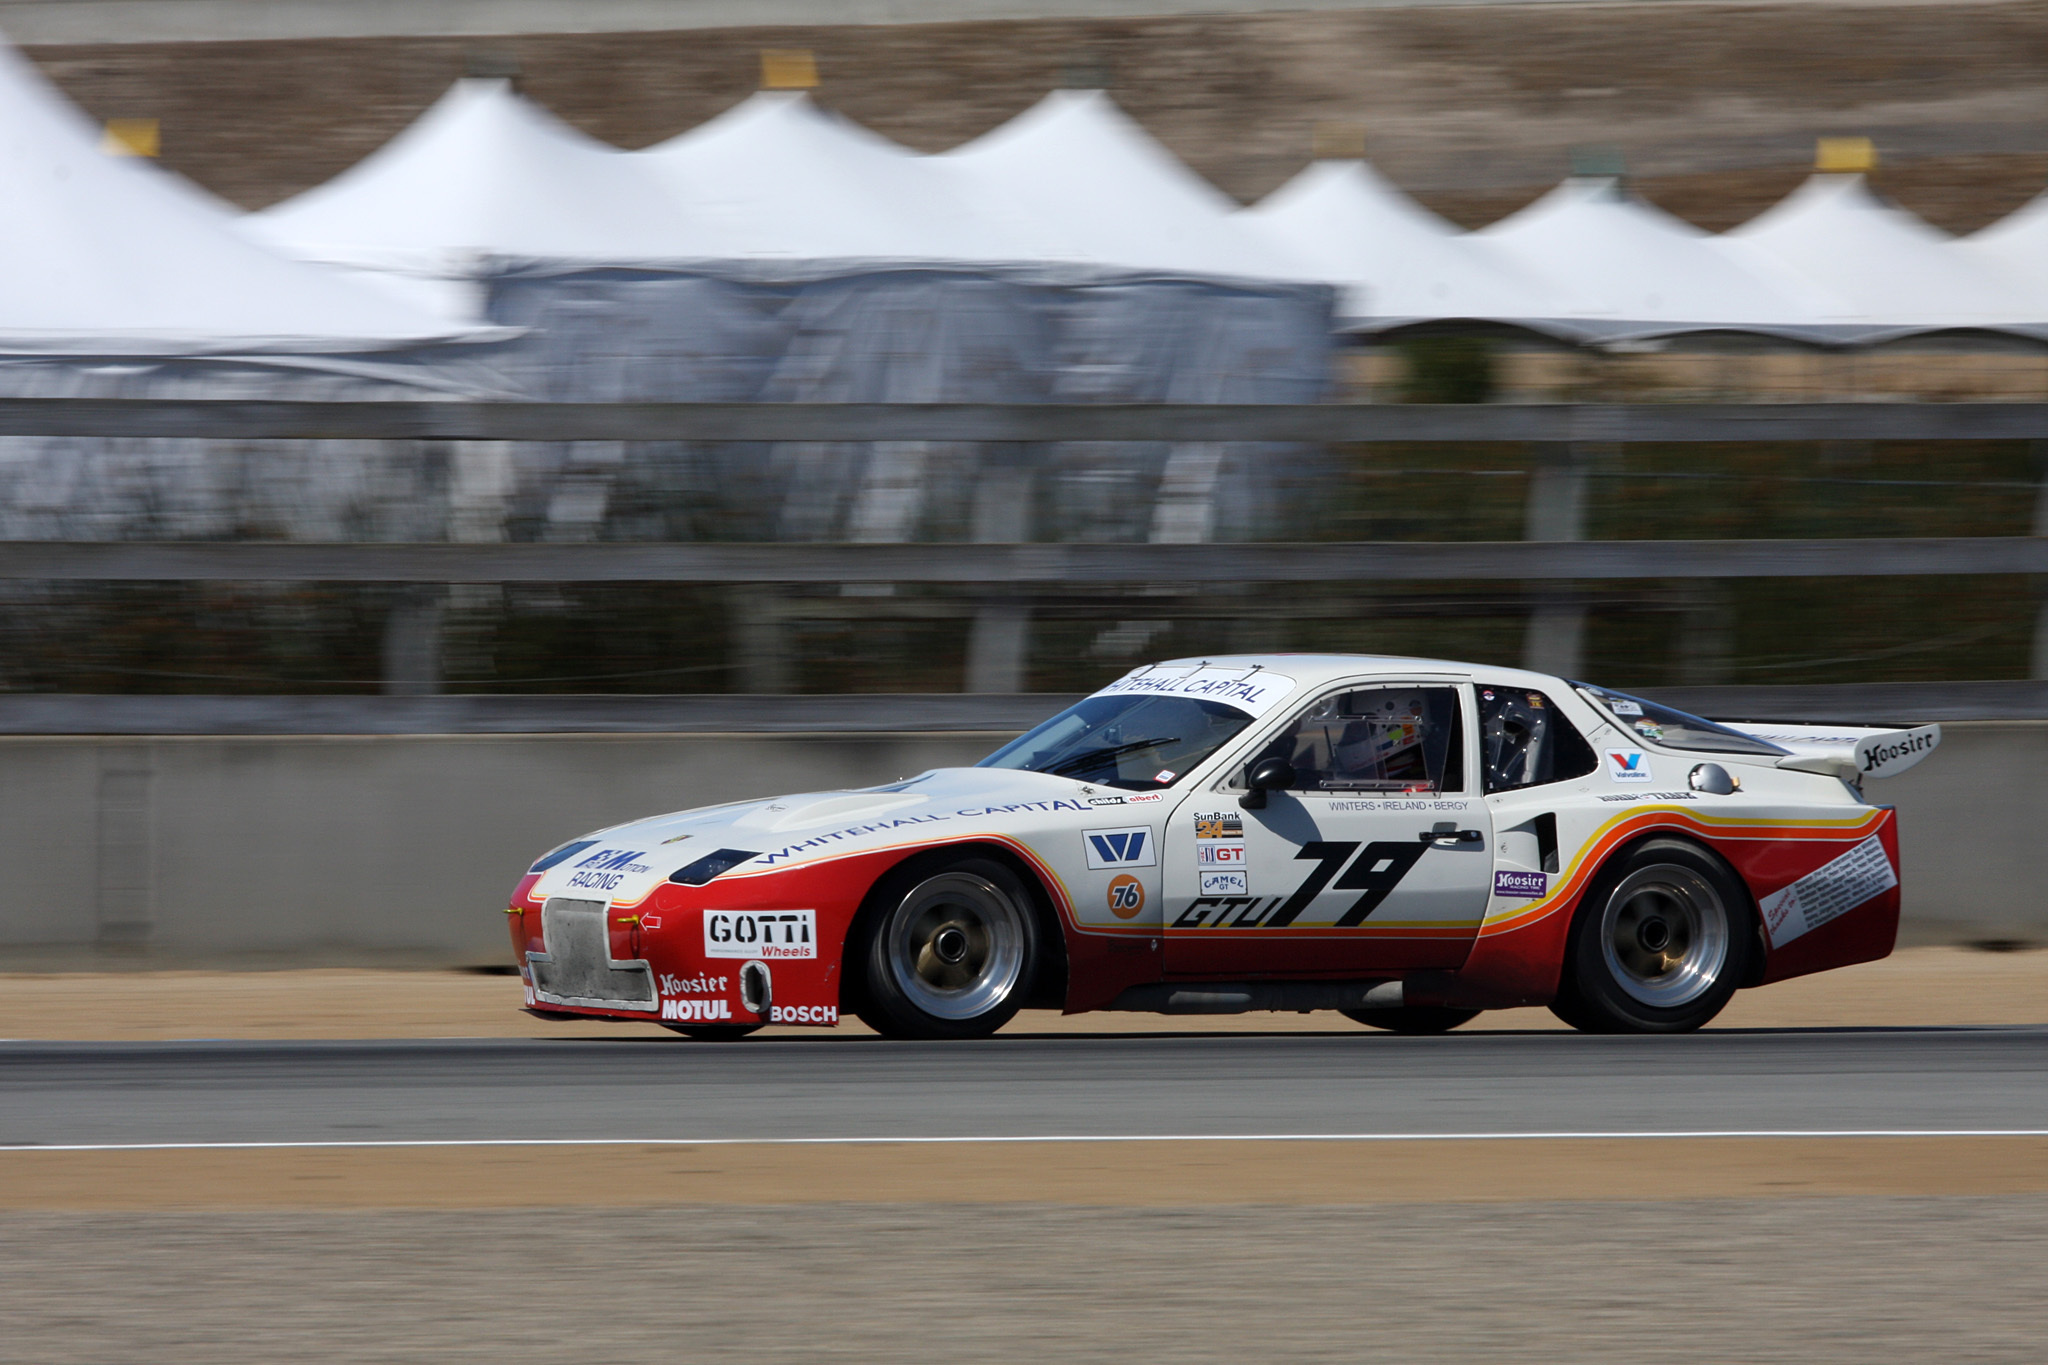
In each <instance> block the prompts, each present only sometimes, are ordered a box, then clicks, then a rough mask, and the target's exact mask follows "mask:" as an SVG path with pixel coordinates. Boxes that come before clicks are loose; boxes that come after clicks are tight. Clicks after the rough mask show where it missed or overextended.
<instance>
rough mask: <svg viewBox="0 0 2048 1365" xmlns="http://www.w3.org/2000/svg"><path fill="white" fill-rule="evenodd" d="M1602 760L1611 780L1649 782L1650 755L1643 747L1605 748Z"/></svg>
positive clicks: (1602, 752) (1608, 778) (1651, 779)
mask: <svg viewBox="0 0 2048 1365" xmlns="http://www.w3.org/2000/svg"><path fill="white" fill-rule="evenodd" d="M1601 757H1602V761H1603V763H1604V764H1605V766H1606V768H1607V780H1608V781H1609V782H1649V781H1653V780H1654V779H1653V778H1652V777H1651V776H1650V756H1649V755H1648V754H1646V753H1644V752H1643V751H1642V750H1641V749H1603V750H1601Z"/></svg>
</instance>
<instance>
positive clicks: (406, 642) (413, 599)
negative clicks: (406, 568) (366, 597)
mask: <svg viewBox="0 0 2048 1365" xmlns="http://www.w3.org/2000/svg"><path fill="white" fill-rule="evenodd" d="M447 615H448V588H447V586H446V585H445V584H441V583H419V584H414V585H413V586H411V587H407V588H401V589H399V591H398V594H397V601H395V602H394V603H393V604H392V607H391V614H390V615H389V616H387V617H385V618H384V693H385V695H386V696H392V697H431V696H433V695H434V694H435V693H437V692H439V691H440V690H441V678H442V671H443V670H442V667H441V647H442V640H443V631H442V627H443V625H444V624H445V622H446V620H447Z"/></svg>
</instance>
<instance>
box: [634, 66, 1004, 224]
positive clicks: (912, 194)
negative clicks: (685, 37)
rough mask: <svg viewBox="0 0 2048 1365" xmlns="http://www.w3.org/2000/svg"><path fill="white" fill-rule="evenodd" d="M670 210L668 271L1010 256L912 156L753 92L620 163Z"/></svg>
mask: <svg viewBox="0 0 2048 1365" xmlns="http://www.w3.org/2000/svg"><path fill="white" fill-rule="evenodd" d="M631 159H632V160H633V161H634V162H635V163H636V164H637V165H638V166H640V167H642V168H644V169H645V170H647V171H648V172H651V173H652V177H653V179H654V180H656V181H658V182H659V184H660V185H661V187H662V189H663V190H665V191H666V192H667V194H668V196H669V198H670V200H671V202H672V204H673V205H674V208H673V210H672V212H673V213H674V215H675V222H674V223H673V224H672V227H673V229H674V230H673V231H672V233H671V234H670V237H669V239H668V241H667V242H666V243H665V250H664V252H663V253H662V254H664V255H666V256H668V257H671V258H675V259H719V260H754V259H771V260H772V259H796V260H813V261H815V260H913V261H953V260H981V261H989V260H1010V259H1014V258H1015V256H1016V247H1015V246H1014V245H1013V244H1011V243H1009V242H1007V241H1006V240H1004V239H1003V237H1002V235H1001V234H1000V232H998V231H997V230H996V228H995V225H994V224H993V223H992V222H991V221H990V220H989V219H988V218H986V217H985V216H984V215H982V214H980V213H978V212H976V211H975V209H974V207H973V206H972V205H971V204H970V203H969V202H968V200H967V199H965V198H964V197H962V195H961V193H960V191H959V187H958V186H957V185H955V184H954V183H953V182H952V181H950V180H949V179H948V178H946V177H944V176H942V175H940V174H938V173H937V172H936V171H935V170H934V168H933V166H932V164H931V159H930V158H928V157H921V156H918V155H917V154H916V153H914V152H912V151H910V150H909V149H908V148H905V147H902V146H899V145H897V144H896V143H894V142H891V141H889V140H888V139H887V138H884V137H880V136H878V135H876V134H874V133H871V132H869V131H867V130H866V129H865V128H862V127H860V126H859V125H857V124H855V123H853V122H851V121H850V120H847V119H844V118H841V117H839V116H838V115H836V114H832V113H829V112H827V111H826V110H823V109H820V108H819V107H818V105H817V103H816V102H815V101H813V100H812V99H811V97H810V96H809V95H807V94H805V93H803V92H801V91H780V90H764V91H761V92H759V93H757V94H754V95H751V96H749V97H748V98H747V99H745V100H743V101H741V102H740V103H739V104H738V105H735V106H734V107H733V108H731V109H728V110H727V111H726V112H724V113H723V114H720V115H719V116H718V117H716V118H714V119H712V120H711V121H710V122H708V123H706V124H703V125H702V126H701V127H697V128H693V129H691V130H690V131H689V132H687V133H683V134H681V135H679V136H677V137H673V138H670V139H669V140H668V141H666V142H662V143H659V144H657V145H655V146H653V147H650V148H648V149H647V150H646V151H643V152H638V153H634V154H632V158H631Z"/></svg>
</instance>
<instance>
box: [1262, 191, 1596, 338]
mask: <svg viewBox="0 0 2048 1365" xmlns="http://www.w3.org/2000/svg"><path fill="white" fill-rule="evenodd" d="M1243 217H1244V220H1245V221H1246V222H1248V223H1249V224H1251V225H1252V226H1253V228H1254V229H1256V230H1257V231H1259V232H1261V233H1264V234H1265V235H1267V236H1269V237H1271V238H1272V239H1273V240H1274V241H1276V242H1277V243H1279V244H1280V246H1281V247H1282V248H1283V249H1284V250H1286V251H1288V252H1290V253H1292V254H1293V255H1294V256H1296V257H1297V258H1299V259H1300V260H1301V261H1302V262H1303V263H1304V264H1305V265H1306V266H1307V267H1308V271H1309V278H1313V279H1317V280H1325V281H1330V282H1333V283H1336V284H1338V285H1339V286H1341V288H1342V290H1343V293H1342V294H1341V296H1340V304H1339V316H1340V317H1341V318H1342V319H1343V320H1344V321H1345V322H1346V323H1350V324H1358V323H1361V322H1367V321H1369V322H1370V323H1372V324H1373V325H1374V326H1376V327H1392V326H1399V325H1401V324H1403V323H1409V322H1417V321H1428V320H1438V319H1450V318H1466V319H1509V318H1538V317H1547V316H1550V315H1551V314H1554V313H1558V312H1562V311H1563V310H1564V308H1565V305H1564V304H1563V303H1561V302H1560V301H1559V300H1558V298H1557V297H1556V296H1555V294H1554V293H1553V291H1552V290H1550V289H1549V288H1548V286H1547V285H1546V284H1545V283H1544V282H1543V281H1541V280H1539V279H1538V278H1537V277H1536V276H1535V275H1534V274H1533V273H1531V272H1530V271H1528V270H1527V269H1525V268H1523V267H1521V266H1519V265H1517V264H1515V263H1513V262H1511V261H1509V260H1506V259H1503V258H1502V257H1501V255H1500V254H1499V248H1498V247H1497V246H1495V245H1494V244H1493V243H1491V242H1488V241H1486V240H1484V239H1482V238H1478V237H1474V236H1472V235H1470V234H1467V233H1463V232H1460V231H1459V230H1458V229H1457V228H1456V227H1454V226H1453V225H1452V224H1450V223H1447V222H1445V221H1444V220H1443V219H1441V218H1439V217H1437V216H1436V215H1435V214H1433V213H1431V212H1430V211H1429V210H1427V209H1425V208H1423V207H1422V206H1421V205H1420V204H1418V203H1416V202H1415V201H1414V200H1413V199H1410V198H1409V197H1408V196H1407V195H1405V194H1402V193H1401V192H1400V191H1399V190H1397V189H1395V188H1394V187H1393V186H1392V185H1391V184H1389V183H1388V182H1387V181H1386V180H1385V179H1384V178H1383V177H1382V176H1381V175H1380V174H1379V173H1378V172H1377V171H1375V170H1374V169H1373V168H1372V167H1371V166H1370V165H1368V164H1367V163H1365V162H1363V161H1318V162H1316V163H1314V164H1313V165H1311V166H1309V167H1308V168H1307V169H1306V170H1304V171H1302V172H1301V174H1299V175H1297V176H1295V177H1294V178H1293V179H1292V180H1290V181H1288V182H1287V183H1286V184H1285V185H1282V186H1281V187H1280V188H1279V189H1277V190H1275V191H1273V193H1271V194H1269V195H1267V196H1266V198H1265V199H1263V200H1261V201H1260V202H1259V203H1258V204H1257V205H1256V206H1254V207H1252V208H1249V209H1246V210H1245V211H1244V214H1243Z"/></svg>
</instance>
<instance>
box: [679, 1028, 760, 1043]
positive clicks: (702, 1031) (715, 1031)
mask: <svg viewBox="0 0 2048 1365" xmlns="http://www.w3.org/2000/svg"><path fill="white" fill-rule="evenodd" d="M662 1027H663V1028H665V1029H667V1030H669V1031H670V1032H671V1033H680V1034H682V1035H683V1036H684V1037H685V1038H695V1039H696V1040H697V1041H698V1042H700V1043H736V1042H738V1041H739V1040H740V1039H742V1038H744V1037H746V1036H747V1035H748V1034H749V1033H752V1032H754V1031H755V1030H756V1029H758V1028H760V1027H761V1026H760V1025H759V1024H663V1025H662Z"/></svg>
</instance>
